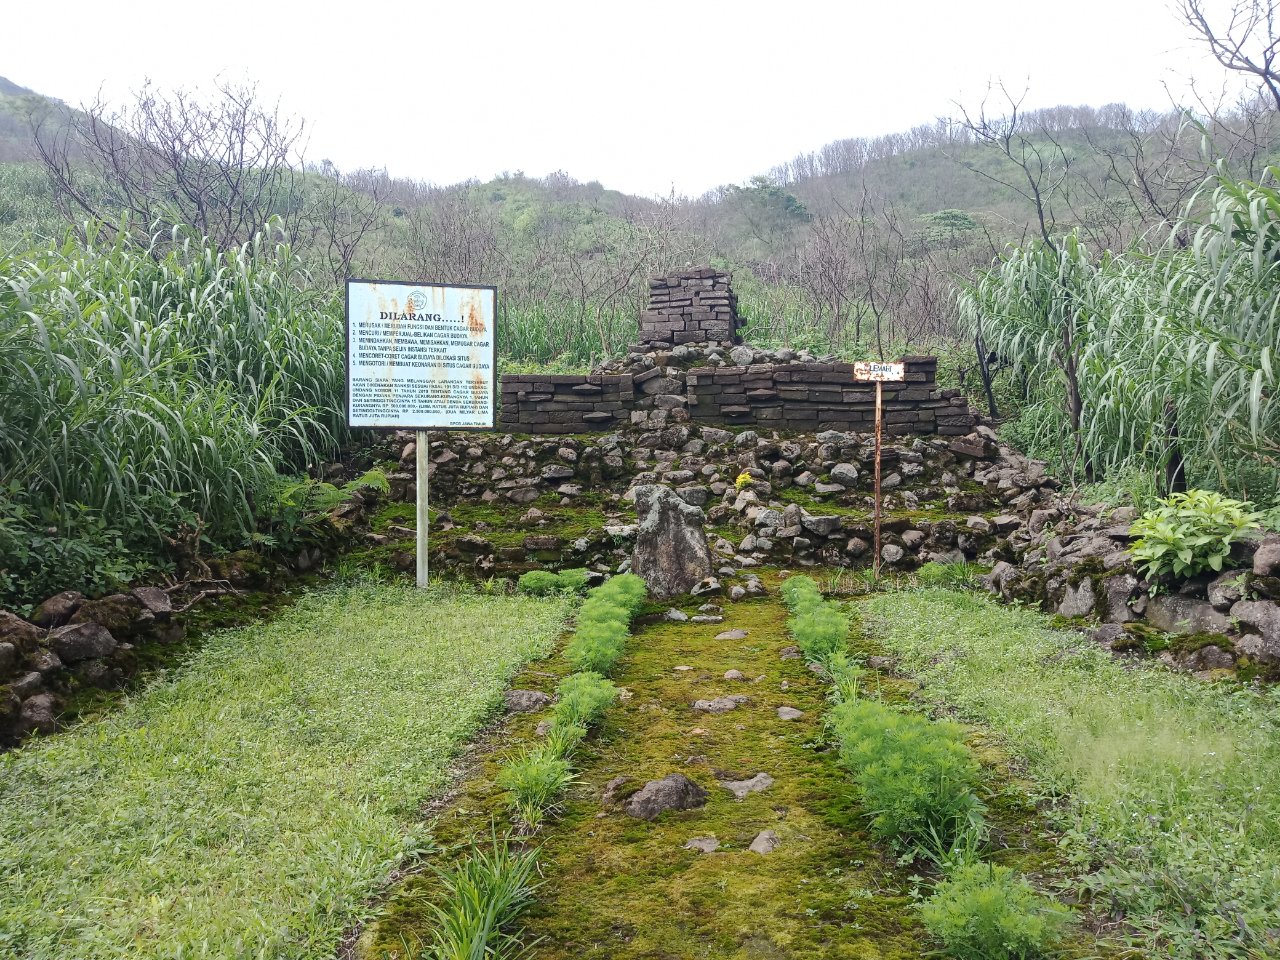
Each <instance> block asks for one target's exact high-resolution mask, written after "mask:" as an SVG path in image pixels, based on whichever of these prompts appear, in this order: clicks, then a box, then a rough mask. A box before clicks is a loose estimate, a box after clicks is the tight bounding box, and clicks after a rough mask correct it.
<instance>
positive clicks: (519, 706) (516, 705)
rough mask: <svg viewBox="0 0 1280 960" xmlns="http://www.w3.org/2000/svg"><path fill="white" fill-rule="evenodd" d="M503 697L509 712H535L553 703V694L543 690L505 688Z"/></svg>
mask: <svg viewBox="0 0 1280 960" xmlns="http://www.w3.org/2000/svg"><path fill="white" fill-rule="evenodd" d="M502 699H503V700H505V701H506V703H507V712H508V713H533V712H534V711H536V710H541V709H543V708H544V707H548V706H550V705H551V702H552V699H553V698H552V696H551V694H549V693H543V692H542V691H541V690H504V691H502Z"/></svg>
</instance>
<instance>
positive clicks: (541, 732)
mask: <svg viewBox="0 0 1280 960" xmlns="http://www.w3.org/2000/svg"><path fill="white" fill-rule="evenodd" d="M553 726H555V721H553V720H539V721H538V726H537V727H536V728H535V729H534V731H533V732H534V734H535V735H537V736H539V737H545V736H546V735H547V734H549V733H550V732H551V728H552V727H553Z"/></svg>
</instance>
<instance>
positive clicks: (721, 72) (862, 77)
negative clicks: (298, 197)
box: [0, 0, 1222, 195]
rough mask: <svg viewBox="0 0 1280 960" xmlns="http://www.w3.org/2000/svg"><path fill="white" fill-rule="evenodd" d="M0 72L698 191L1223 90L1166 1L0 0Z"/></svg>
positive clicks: (496, 163) (418, 153)
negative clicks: (241, 106)
mask: <svg viewBox="0 0 1280 960" xmlns="http://www.w3.org/2000/svg"><path fill="white" fill-rule="evenodd" d="M6 6H7V7H8V9H6V10H5V12H4V14H3V16H2V17H0V24H3V28H4V32H5V34H6V42H5V43H4V45H3V49H2V50H0V76H5V77H8V78H9V79H10V80H12V81H14V82H16V83H19V84H22V85H23V86H27V87H30V88H32V89H34V90H37V91H39V92H41V93H45V94H48V95H50V96H55V97H60V98H62V99H63V100H66V101H68V102H70V103H73V104H78V103H80V102H81V101H84V100H89V99H92V98H93V96H94V95H95V94H96V93H97V91H98V89H99V87H102V88H103V89H104V91H105V92H106V93H107V94H108V95H109V96H110V97H112V98H115V99H124V98H127V97H128V95H129V92H130V91H131V90H133V89H136V88H137V87H138V86H139V85H140V84H141V83H142V82H143V80H144V79H145V78H148V77H149V78H150V79H151V80H152V81H154V82H155V83H156V84H158V85H159V86H161V87H177V86H184V87H187V88H193V87H199V88H204V89H207V88H211V87H212V86H213V82H214V80H215V78H218V77H222V78H225V79H229V80H242V79H245V78H246V77H247V78H250V79H253V80H256V81H257V82H258V83H259V85H260V87H259V89H260V90H261V91H262V92H263V93H264V94H266V95H267V96H268V97H269V98H271V99H275V98H277V97H278V98H279V99H280V101H281V104H282V106H283V108H284V109H285V110H286V111H287V112H289V113H292V114H297V115H299V116H302V117H305V118H306V120H307V122H308V127H309V131H310V132H309V136H310V146H309V148H308V159H313V160H319V159H322V158H327V159H330V160H332V161H334V162H335V163H337V164H338V165H339V166H340V167H343V168H344V169H345V168H353V167H362V166H378V167H384V166H385V167H386V168H387V170H388V171H389V172H390V173H391V174H393V175H395V176H411V177H415V178H419V179H423V180H430V181H434V182H437V183H452V182H456V181H458V180H462V179H465V178H468V177H478V178H480V179H482V180H486V179H488V178H490V177H492V176H494V175H495V174H498V173H500V172H502V171H504V170H505V171H511V172H515V171H516V170H523V171H524V172H525V173H527V174H530V175H536V176H541V175H543V174H546V173H549V172H552V171H554V170H557V169H562V170H565V171H566V172H568V173H569V174H571V175H572V176H574V177H576V178H578V179H579V180H583V181H587V180H600V181H601V182H603V183H604V184H605V185H606V186H609V187H613V188H616V189H620V190H625V191H628V192H633V193H641V194H654V193H664V194H665V193H667V192H668V191H670V190H671V189H672V187H673V186H674V188H675V190H676V191H677V193H683V194H689V195H696V194H699V193H701V192H703V191H704V190H707V189H710V188H711V187H714V186H716V185H718V184H723V183H737V182H742V181H743V180H745V179H746V178H747V177H749V176H751V175H752V174H756V173H763V172H765V171H767V170H768V169H769V167H771V166H773V165H774V164H776V163H778V162H780V161H783V160H788V159H790V158H791V157H792V156H794V155H795V154H796V153H798V152H801V151H808V150H813V149H815V148H817V147H820V146H821V145H822V144H823V143H826V142H828V141H830V140H834V139H838V138H841V137H851V136H873V135H876V134H881V133H890V132H893V131H896V130H902V129H905V128H908V127H911V126H913V125H915V124H919V123H927V122H930V121H932V120H933V119H935V118H936V117H938V116H940V115H943V114H948V113H951V112H953V111H954V109H955V108H954V102H955V101H960V102H963V103H965V104H966V105H972V104H976V103H978V102H980V101H981V99H982V97H983V95H984V93H985V91H986V89H987V85H988V83H989V82H990V81H992V80H1000V79H1003V80H1004V81H1005V82H1006V83H1007V84H1009V85H1010V86H1012V87H1015V88H1017V89H1018V90H1021V89H1022V88H1023V87H1024V86H1026V85H1027V84H1028V83H1029V84H1030V94H1029V96H1028V98H1027V105H1028V106H1050V105H1054V104H1059V103H1071V104H1082V103H1087V104H1091V105H1094V106H1099V105H1101V104H1104V103H1109V102H1115V101H1124V102H1127V103H1129V104H1130V105H1131V106H1141V107H1162V108H1163V107H1167V106H1168V104H1169V97H1168V94H1167V93H1166V91H1165V85H1168V86H1170V87H1172V88H1173V89H1174V90H1175V92H1176V93H1177V95H1179V96H1181V95H1184V94H1185V90H1186V85H1187V81H1188V78H1189V77H1191V76H1194V77H1195V78H1196V80H1197V81H1198V82H1203V83H1205V84H1207V85H1208V86H1213V85H1214V84H1217V85H1218V86H1219V87H1220V86H1221V84H1222V71H1221V70H1220V69H1219V68H1217V66H1216V65H1214V64H1212V63H1211V62H1209V61H1207V60H1206V59H1205V58H1204V57H1203V55H1202V54H1201V51H1200V50H1199V48H1198V47H1197V46H1196V45H1195V44H1194V43H1193V42H1192V41H1191V40H1190V39H1189V37H1188V35H1187V31H1186V29H1185V28H1184V27H1182V26H1180V25H1179V23H1178V21H1177V20H1176V18H1175V16H1174V15H1173V12H1172V10H1171V8H1170V4H1169V2H1167V0H1075V2H1074V3H1069V4H1061V3H1029V2H1027V0H970V2H967V3H960V2H957V0H906V2H885V0H875V2H868V0H845V2H827V0H823V2H817V0H813V2H808V0H791V2H790V3H769V4H764V3H756V2H743V0H739V2H737V3H724V2H720V3H705V2H700V0H676V2H672V0H645V2H643V3H639V2H632V0H622V2H619V0H614V2H612V3H607V2H605V3H602V2H593V3H574V2H558V0H546V2H543V3H529V2H527V0H526V2H520V3H508V2H491V0H467V2H454V3H439V2H434V0H415V2H383V3H344V4H341V5H339V4H333V3H330V4H325V3H314V2H312V3H306V4H302V3H283V2H279V0H276V2H271V0H255V2H245V0H220V2H218V3H216V4H208V3H197V4H176V3H173V2H172V0H166V2H152V0H114V2H111V3H102V2H101V0H93V2H85V0H70V2H64V3H59V4H57V5H56V6H54V7H49V6H46V5H44V4H40V3H17V2H14V3H11V4H7V5H6Z"/></svg>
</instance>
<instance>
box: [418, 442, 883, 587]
mask: <svg viewBox="0 0 1280 960" xmlns="http://www.w3.org/2000/svg"><path fill="white" fill-rule="evenodd" d="M417 454H418V481H417V487H418V587H419V589H425V588H426V586H427V525H428V522H429V519H428V515H427V482H428V481H427V464H429V463H430V462H431V456H430V455H431V446H430V441H428V440H427V431H425V430H419V431H418V449H417ZM876 529H877V530H879V527H877V528H876Z"/></svg>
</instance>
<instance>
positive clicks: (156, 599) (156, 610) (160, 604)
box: [129, 586, 173, 622]
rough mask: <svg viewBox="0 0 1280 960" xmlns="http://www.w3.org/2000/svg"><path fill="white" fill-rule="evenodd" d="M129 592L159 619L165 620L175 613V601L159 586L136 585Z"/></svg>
mask: <svg viewBox="0 0 1280 960" xmlns="http://www.w3.org/2000/svg"><path fill="white" fill-rule="evenodd" d="M129 592H130V593H131V594H133V596H134V597H136V598H137V599H138V602H139V603H141V604H142V605H143V606H144V607H146V608H147V609H148V610H150V611H151V615H152V616H153V617H155V618H156V619H157V620H159V621H161V622H163V621H166V620H168V619H169V617H171V616H172V615H173V601H172V600H171V599H170V598H169V594H167V593H165V592H164V591H163V590H161V589H160V588H159V587H150V586H145V587H134V588H133V589H132V590H130V591H129Z"/></svg>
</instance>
